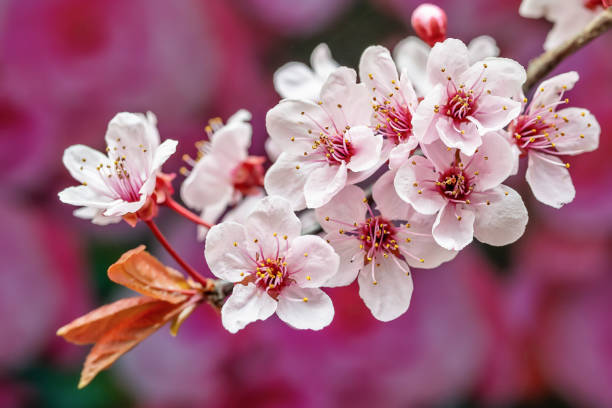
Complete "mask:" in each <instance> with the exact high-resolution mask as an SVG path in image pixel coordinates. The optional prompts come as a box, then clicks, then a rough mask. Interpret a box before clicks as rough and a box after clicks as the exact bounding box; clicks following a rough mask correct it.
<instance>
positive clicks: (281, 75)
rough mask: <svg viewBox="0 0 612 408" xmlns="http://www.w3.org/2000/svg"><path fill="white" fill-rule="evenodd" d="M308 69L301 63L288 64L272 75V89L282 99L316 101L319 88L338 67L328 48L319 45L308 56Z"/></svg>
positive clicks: (324, 45) (323, 44) (325, 45)
mask: <svg viewBox="0 0 612 408" xmlns="http://www.w3.org/2000/svg"><path fill="white" fill-rule="evenodd" d="M310 65H311V66H312V69H310V68H309V67H308V66H307V65H306V64H303V63H301V62H295V61H292V62H288V63H286V64H285V65H283V66H282V67H280V68H279V69H277V70H276V72H275V73H274V88H275V89H276V92H278V94H279V95H280V96H281V97H282V98H291V99H309V100H313V101H314V100H316V99H317V98H318V97H319V92H321V87H323V84H324V83H325V81H326V80H327V78H328V77H329V75H330V74H331V73H332V72H334V71H335V70H336V68H338V67H339V66H340V65H339V64H338V63H337V62H336V61H335V60H334V59H333V57H332V55H331V51H330V50H329V47H328V46H327V44H325V43H321V44H319V45H317V46H316V47H315V49H314V50H313V51H312V54H310Z"/></svg>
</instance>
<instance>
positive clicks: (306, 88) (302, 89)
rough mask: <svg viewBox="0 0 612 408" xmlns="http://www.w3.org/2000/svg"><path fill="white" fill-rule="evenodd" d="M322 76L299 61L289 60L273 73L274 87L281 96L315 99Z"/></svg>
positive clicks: (319, 88)
mask: <svg viewBox="0 0 612 408" xmlns="http://www.w3.org/2000/svg"><path fill="white" fill-rule="evenodd" d="M322 85H323V78H320V77H319V76H317V75H315V73H314V72H313V71H312V70H311V69H310V68H308V67H307V66H306V65H305V64H302V63H301V62H289V63H287V64H285V65H283V66H282V67H280V68H279V69H277V70H276V72H275V73H274V89H276V92H278V94H279V95H280V96H281V97H282V98H291V99H306V100H315V99H316V98H318V97H319V91H320V90H321V86H322Z"/></svg>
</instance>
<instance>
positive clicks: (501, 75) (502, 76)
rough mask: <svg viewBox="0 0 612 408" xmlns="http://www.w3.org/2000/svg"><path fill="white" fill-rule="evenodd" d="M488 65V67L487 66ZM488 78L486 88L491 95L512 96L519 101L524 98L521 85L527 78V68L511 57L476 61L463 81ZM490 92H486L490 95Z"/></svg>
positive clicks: (466, 82) (468, 82) (467, 82)
mask: <svg viewBox="0 0 612 408" xmlns="http://www.w3.org/2000/svg"><path fill="white" fill-rule="evenodd" d="M485 65H486V67H485ZM485 78H486V80H487V81H486V83H485V85H486V86H485V87H484V88H485V89H486V90H487V91H491V95H496V96H502V97H505V98H512V99H514V100H515V101H517V102H521V101H522V99H523V92H522V90H521V86H523V83H524V82H525V80H526V79H527V73H526V72H525V68H523V66H522V65H521V64H519V63H518V62H516V61H515V60H513V59H510V58H498V57H495V58H493V57H491V58H485V59H483V60H482V61H478V62H476V63H474V64H473V65H472V66H471V67H470V69H469V70H468V71H466V72H465V73H464V75H463V76H462V78H461V83H465V84H468V85H469V84H475V83H478V82H480V81H482V80H484V79H485ZM488 94H489V92H487V93H486V95H488Z"/></svg>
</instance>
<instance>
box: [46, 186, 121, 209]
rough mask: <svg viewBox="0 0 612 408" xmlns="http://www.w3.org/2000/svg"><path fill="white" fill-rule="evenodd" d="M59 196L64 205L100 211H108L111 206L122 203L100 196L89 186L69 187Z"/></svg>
mask: <svg viewBox="0 0 612 408" xmlns="http://www.w3.org/2000/svg"><path fill="white" fill-rule="evenodd" d="M58 196H59V199H60V201H61V202H62V203H66V204H72V205H78V206H84V207H93V208H99V209H106V208H108V207H109V206H110V205H112V204H115V203H118V202H120V201H122V200H118V199H114V198H112V197H108V196H105V195H100V194H98V193H97V192H95V191H93V190H92V189H91V188H89V186H74V187H68V188H65V189H64V190H62V191H60V193H59V194H58Z"/></svg>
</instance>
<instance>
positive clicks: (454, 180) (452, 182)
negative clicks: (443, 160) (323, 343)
mask: <svg viewBox="0 0 612 408" xmlns="http://www.w3.org/2000/svg"><path fill="white" fill-rule="evenodd" d="M436 185H437V186H438V191H439V192H440V194H442V195H443V196H444V197H446V198H448V199H450V200H453V201H466V200H467V198H468V196H469V195H470V194H471V193H472V190H473V189H474V184H473V183H471V180H470V178H469V177H468V175H467V173H466V172H464V171H463V168H462V166H453V167H451V168H450V169H449V170H447V171H446V172H444V173H443V174H441V175H440V177H439V179H438V182H437V183H436Z"/></svg>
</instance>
